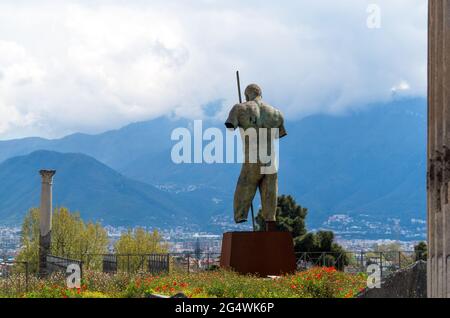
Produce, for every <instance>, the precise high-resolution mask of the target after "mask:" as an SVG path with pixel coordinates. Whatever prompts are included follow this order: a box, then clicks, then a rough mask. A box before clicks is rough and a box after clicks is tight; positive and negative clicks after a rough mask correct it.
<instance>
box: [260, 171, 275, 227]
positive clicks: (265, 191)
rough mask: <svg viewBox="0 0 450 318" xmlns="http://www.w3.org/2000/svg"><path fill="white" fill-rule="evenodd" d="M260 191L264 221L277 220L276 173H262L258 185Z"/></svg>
mask: <svg viewBox="0 0 450 318" xmlns="http://www.w3.org/2000/svg"><path fill="white" fill-rule="evenodd" d="M259 191H260V193H261V206H262V217H263V218H264V221H266V222H276V220H277V216H276V214H277V197H278V174H277V173H274V174H266V175H263V178H262V180H261V184H260V187H259Z"/></svg>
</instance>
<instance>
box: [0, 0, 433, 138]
mask: <svg viewBox="0 0 450 318" xmlns="http://www.w3.org/2000/svg"><path fill="white" fill-rule="evenodd" d="M371 4H376V5H377V6H376V7H374V6H371ZM374 8H375V9H374ZM378 8H379V12H380V19H379V20H378V18H377V17H378V16H377V12H378ZM377 21H380V23H381V24H380V25H379V26H380V27H379V28H373V26H374V25H375V26H376V22H377ZM369 26H371V27H369ZM426 36H427V1H426V0H395V1H392V0H379V1H376V0H370V1H365V0H346V1H335V0H314V1H313V0H305V1H300V0H283V1H263V0H196V1H194V0H170V1H167V0H164V1H158V0H155V1H153V0H147V1H144V0H142V1H133V0H129V1H119V0H113V1H106V0H105V1H95V0H89V1H87V0H86V1H61V0H58V1H47V0H40V1H21V0H2V1H1V2H0V139H9V138H17V137H24V136H43V137H60V136H63V135H66V134H69V133H72V132H78V131H80V132H87V133H96V132H101V131H104V130H107V129H112V128H118V127H120V126H122V125H125V124H127V123H130V122H134V121H141V120H146V119H151V118H155V117H158V116H160V115H164V114H174V115H177V116H186V117H190V118H202V117H203V116H205V113H206V114H210V113H211V112H210V111H208V110H207V107H206V105H209V104H211V103H213V104H216V105H217V104H218V102H219V101H220V102H221V104H219V105H222V108H219V109H218V112H217V113H216V114H215V115H216V116H217V117H220V116H225V113H226V112H227V110H228V108H229V107H230V106H231V105H232V104H234V103H235V102H236V99H237V96H236V95H237V93H236V88H235V78H234V76H235V71H236V70H237V69H239V70H240V71H241V76H242V81H243V84H248V83H250V82H256V83H258V84H260V85H261V86H262V87H263V92H264V97H265V99H266V100H267V101H269V102H271V103H272V104H274V105H275V106H277V107H279V108H280V109H282V110H283V112H284V113H285V115H286V116H287V117H289V118H301V117H304V116H306V115H309V114H313V113H319V112H324V113H332V114H340V113H343V112H345V111H346V110H349V109H354V108H357V107H361V106H363V105H366V104H368V103H373V102H380V101H386V100H388V99H390V98H391V97H392V94H393V91H395V92H396V94H402V95H406V96H425V94H426V55H427V39H426Z"/></svg>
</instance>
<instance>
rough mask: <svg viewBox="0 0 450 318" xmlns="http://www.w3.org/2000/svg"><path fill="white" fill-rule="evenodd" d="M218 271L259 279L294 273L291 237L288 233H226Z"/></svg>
mask: <svg viewBox="0 0 450 318" xmlns="http://www.w3.org/2000/svg"><path fill="white" fill-rule="evenodd" d="M220 267H222V268H225V269H232V270H234V271H235V272H237V273H239V274H243V275H246V274H253V275H258V276H261V277H264V276H272V275H273V276H279V275H282V274H289V273H293V272H295V270H296V263H295V254H294V244H293V241H292V235H291V234H290V233H288V232H231V233H225V234H224V235H223V240H222V254H221V257H220Z"/></svg>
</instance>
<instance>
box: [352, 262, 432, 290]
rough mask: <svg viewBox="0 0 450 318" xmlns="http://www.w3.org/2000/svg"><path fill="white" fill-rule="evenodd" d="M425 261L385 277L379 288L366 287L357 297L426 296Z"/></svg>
mask: <svg viewBox="0 0 450 318" xmlns="http://www.w3.org/2000/svg"><path fill="white" fill-rule="evenodd" d="M426 297H427V263H426V262H424V261H419V262H417V263H415V264H413V265H411V266H409V267H407V268H405V269H402V270H399V271H397V272H395V273H393V274H392V275H389V276H388V277H386V278H385V279H384V280H383V281H382V283H381V288H374V289H366V290H365V291H363V292H362V293H361V294H360V295H359V296H358V298H426Z"/></svg>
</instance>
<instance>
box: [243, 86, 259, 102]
mask: <svg viewBox="0 0 450 318" xmlns="http://www.w3.org/2000/svg"><path fill="white" fill-rule="evenodd" d="M261 96H262V90H261V87H259V86H258V85H256V84H250V85H248V86H247V88H246V89H245V99H246V100H247V102H248V101H251V100H255V99H256V98H257V97H261Z"/></svg>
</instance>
